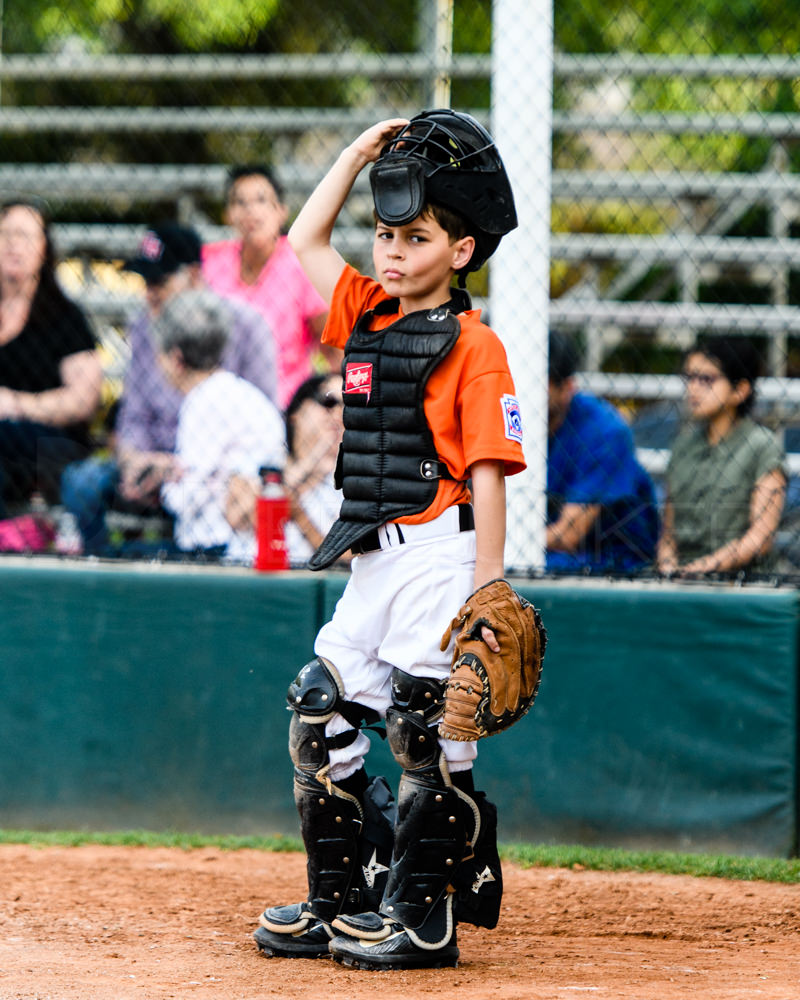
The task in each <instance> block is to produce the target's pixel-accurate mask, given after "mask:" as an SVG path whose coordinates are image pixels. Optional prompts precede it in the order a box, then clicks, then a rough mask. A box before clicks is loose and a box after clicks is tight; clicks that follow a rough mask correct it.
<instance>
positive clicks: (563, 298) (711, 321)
mask: <svg viewBox="0 0 800 1000" xmlns="http://www.w3.org/2000/svg"><path fill="white" fill-rule="evenodd" d="M434 73H436V74H445V75H446V76H447V77H449V78H450V79H452V80H458V79H477V80H481V79H488V78H489V76H490V73H491V57H490V56H483V55H458V56H454V57H451V58H449V59H447V60H446V61H445V62H443V63H442V62H441V61H440V62H439V63H437V64H436V65H435V66H434V65H432V62H431V59H430V58H429V57H428V56H426V55H425V54H424V53H409V54H406V55H391V56H389V55H359V54H347V55H342V54H333V55H303V56H278V55H274V56H264V57H261V56H258V57H255V56H226V57H216V56H179V57H166V56H164V57H161V56H153V57H149V56H148V57H144V56H119V57H109V56H92V55H88V54H84V53H80V54H78V55H72V56H63V57H49V56H47V57H44V56H42V57H40V56H14V55H7V56H4V58H3V60H2V61H0V83H2V82H3V81H25V80H28V81H29V80H39V79H47V80H51V81H52V80H64V81H70V82H74V81H86V80H95V81H98V80H99V81H102V80H114V81H116V82H119V81H120V80H123V81H127V80H130V81H131V82H134V81H137V80H142V79H146V80H147V81H148V82H149V83H153V81H161V82H163V83H164V84H166V85H168V84H169V83H170V82H171V81H175V80H180V81H183V82H185V81H191V80H198V81H200V80H202V81H209V80H226V81H228V82H230V81H236V80H248V81H251V80H255V79H259V80H283V79H298V78H306V79H316V80H320V79H324V78H329V77H334V76H335V77H336V78H343V77H352V78H358V79H361V80H364V81H367V82H369V83H370V85H371V86H372V87H373V91H374V93H375V94H376V95H377V97H376V102H375V103H373V104H365V105H362V106H359V107H358V108H357V109H350V108H331V107H328V108H320V107H253V106H241V107H239V106H230V105H229V104H227V105H223V104H220V105H218V106H212V107H184V106H181V107H175V106H168V104H166V103H165V104H164V105H163V106H158V107H134V106H130V107H128V106H126V107H99V106H97V107H86V106H75V107H71V106H51V107H40V106H37V107H22V106H16V107H15V106H12V105H9V104H7V103H6V104H4V105H3V106H2V108H0V135H12V134H14V135H19V134H30V135H36V134H38V133H44V132H46V133H47V134H52V135H54V136H56V137H58V136H59V135H64V134H67V133H68V134H70V135H73V136H74V135H75V134H85V135H95V136H96V135H102V134H104V133H107V132H116V131H119V130H124V131H125V132H126V133H137V132H141V133H142V134H151V133H160V132H177V133H187V134H189V133H204V134H205V133H208V132H219V133H225V134H228V133H230V134H234V133H236V134H266V135H268V136H269V137H270V139H271V140H272V141H273V143H274V144H275V146H276V148H279V149H280V152H281V156H280V158H279V159H278V161H277V172H278V176H279V179H280V180H281V182H282V183H283V185H284V187H285V189H286V192H287V201H288V202H289V205H290V209H292V210H294V209H296V208H297V207H298V206H299V205H300V204H301V203H302V200H303V199H304V197H305V196H306V194H307V193H308V192H309V191H310V190H311V188H312V187H313V185H314V183H315V182H316V180H317V179H318V178H319V177H320V176H321V173H322V171H323V170H324V167H325V165H326V162H327V159H328V158H329V157H328V147H327V146H325V144H324V142H322V143H320V147H321V148H322V149H323V152H324V153H325V155H324V156H323V155H320V157H319V160H320V162H316V161H315V160H314V161H312V160H311V159H310V158H309V156H308V147H307V145H306V146H303V139H304V138H305V137H307V136H308V135H309V134H310V133H315V134H317V133H318V134H319V135H320V136H322V137H323V139H325V138H327V139H330V140H332V141H335V140H337V139H338V138H339V137H340V136H341V135H342V134H344V135H351V134H356V133H357V131H358V130H359V129H361V128H363V127H366V126H367V125H368V124H370V123H372V122H373V121H375V120H377V119H378V118H380V117H382V116H384V115H389V114H394V113H396V112H397V111H398V110H407V109H398V108H397V107H395V106H386V105H384V104H382V103H380V102H381V100H382V97H383V96H384V95H385V90H384V89H382V87H381V84H382V83H386V82H388V81H391V82H394V83H396V81H397V80H398V79H405V80H409V81H414V82H415V83H416V84H418V85H422V84H424V81H426V80H428V79H430V78H431V77H432V75H433V74H434ZM554 73H555V78H556V81H557V83H560V82H569V83H573V84H574V83H575V82H576V81H577V82H579V83H580V85H581V86H582V87H583V88H584V89H585V90H588V89H590V88H591V86H592V85H593V81H600V80H602V81H604V82H605V83H608V81H611V82H612V83H619V82H622V81H632V80H635V79H640V78H645V77H646V78H655V77H659V78H669V77H670V76H672V77H677V76H680V77H682V78H695V79H700V78H711V77H714V78H720V77H725V78H729V79H731V80H734V81H735V80H741V79H745V78H753V77H758V78H764V79H769V80H789V79H796V78H797V77H798V76H800V59H795V58H787V57H780V58H772V57H769V56H763V57H752V56H740V57H735V56H726V57H711V56H704V57H691V56H680V57H668V56H659V57H656V56H632V55H609V56H570V55H565V54H558V53H557V54H556V56H555V63H554ZM165 93H168V90H167V91H165ZM473 113H474V114H476V116H477V117H479V118H482V119H484V120H486V119H487V118H488V115H487V113H486V111H485V110H481V109H478V110H473ZM553 131H554V136H555V137H558V136H562V137H563V136H568V137H578V138H583V137H586V136H588V135H596V134H609V135H613V136H623V137H625V136H627V137H631V136H635V135H639V134H641V133H646V134H648V135H669V136H699V135H709V134H736V135H739V136H747V137H757V138H759V139H768V140H769V141H770V142H771V143H772V144H773V150H774V152H773V155H772V156H771V158H770V159H769V162H768V163H767V165H766V167H765V168H764V169H763V170H761V171H760V172H757V173H741V172H723V171H700V172H698V171H680V170H677V169H670V168H669V167H670V164H669V163H667V164H665V165H661V166H659V168H658V169H655V168H654V169H649V170H648V169H641V168H640V169H637V170H635V171H634V170H627V169H619V168H617V169H610V168H608V169H605V168H603V166H602V164H600V165H598V164H597V162H596V161H595V162H593V163H592V166H591V168H590V169H586V170H582V169H575V168H574V167H570V168H568V169H564V168H562V166H561V165H559V163H558V162H556V166H555V169H554V171H553V174H552V203H553V206H554V208H555V207H557V206H558V205H559V204H560V205H573V206H574V205H576V204H578V203H580V205H582V206H586V207H587V209H588V208H590V207H595V208H596V207H597V206H603V205H606V206H608V205H612V204H614V203H623V204H626V205H632V204H638V205H642V206H648V207H650V208H659V211H660V215H659V218H660V219H661V220H662V221H663V226H662V231H660V232H658V233H655V234H652V235H649V234H648V235H645V234H642V233H635V232H616V233H614V234H613V235H609V234H606V233H600V232H598V233H591V232H574V231H560V230H559V231H554V232H553V233H552V235H551V245H550V257H551V262H552V263H553V264H556V263H559V262H560V263H562V264H568V265H570V266H571V267H573V268H575V269H577V270H578V271H579V272H580V279H579V280H578V281H577V282H576V283H575V284H573V286H572V287H571V288H570V289H569V290H568V291H566V292H565V293H564V294H563V295H560V296H559V297H558V298H556V299H554V300H553V301H552V302H551V305H550V322H551V324H552V325H558V326H562V327H566V328H569V329H573V330H579V331H581V332H582V334H583V340H584V342H585V345H586V353H585V358H584V368H585V378H586V380H587V384H589V385H591V386H592V387H593V388H595V389H596V390H598V391H602V392H603V393H604V394H607V395H609V396H613V397H625V398H634V399H640V400H643V399H664V398H668V397H669V396H670V395H671V394H672V393H673V392H675V387H674V385H673V384H672V383H671V382H669V381H668V380H665V379H663V378H658V379H655V380H654V379H648V378H647V377H645V373H642V372H636V371H631V372H625V373H616V374H610V373H607V372H605V373H604V372H603V363H604V360H605V358H606V356H607V353H608V351H609V350H610V349H612V348H613V347H614V346H615V345H617V344H618V343H620V341H621V340H623V339H624V338H625V337H626V336H627V335H629V334H630V333H636V334H642V335H646V336H650V337H653V338H656V339H658V338H662V339H664V338H666V339H669V340H670V341H671V342H679V343H682V344H686V343H689V342H690V340H691V338H692V337H693V336H694V335H695V333H696V332H698V331H700V330H709V329H713V330H726V331H732V332H741V333H755V332H757V333H759V334H760V335H762V336H765V337H766V338H767V339H768V341H769V344H770V349H769V352H768V361H769V375H770V376H771V377H772V378H773V379H775V380H777V381H775V382H774V383H771V384H772V385H773V387H774V392H775V395H776V399H777V398H778V397H780V400H781V401H782V402H783V404H785V405H784V409H787V408H788V409H792V408H793V407H794V408H796V409H797V410H798V412H800V399H798V394H797V392H796V390H795V389H794V382H793V380H791V379H787V378H786V375H787V369H786V357H787V343H788V338H789V337H791V336H800V309H798V308H797V307H795V306H794V305H791V304H789V301H788V294H787V288H788V284H789V276H790V274H791V272H792V271H794V270H800V240H796V239H794V238H792V237H791V235H790V226H791V225H792V224H793V223H794V222H795V221H796V220H797V219H799V218H800V175H798V174H792V173H790V172H789V171H788V169H787V167H786V162H785V156H784V155H783V152H782V150H783V146H782V143H783V142H784V141H785V140H789V139H796V138H797V137H798V135H800V116H797V115H791V114H784V113H774V114H773V113H765V112H760V111H744V112H741V113H719V114H712V113H708V112H704V111H703V112H701V111H698V112H695V113H688V112H683V111H675V112H661V111H646V110H645V111H641V112H636V111H633V110H631V109H630V106H626V107H625V108H623V109H622V110H619V111H615V112H612V111H608V110H604V109H603V108H601V109H600V110H597V111H595V112H591V113H589V112H586V111H582V110H578V109H574V110H569V109H568V110H563V109H561V108H559V109H558V110H556V111H555V112H554V115H553ZM663 166H666V167H667V169H664V168H663ZM224 177H225V166H224V165H222V164H195V165H184V164H181V165H178V164H170V163H114V162H104V161H102V160H101V159H98V161H97V162H80V163H77V162H70V163H52V164H32V163H31V164H26V163H5V164H2V165H0V197H1V196H7V195H11V194H18V193H25V194H38V195H40V196H43V197H45V198H47V199H48V201H49V202H50V203H51V204H52V205H53V207H54V208H56V209H57V208H58V207H59V206H61V205H65V204H69V205H71V206H73V207H74V206H75V205H81V204H83V205H86V206H88V205H90V204H91V203H94V204H105V205H109V204H110V205H113V206H118V207H119V208H120V217H121V218H124V219H125V221H124V222H120V223H104V224H102V225H100V224H96V223H94V224H80V223H70V224H62V225H58V226H57V227H56V229H55V239H56V243H57V249H58V252H59V254H60V256H62V257H65V258H71V259H73V260H76V261H78V262H80V264H81V268H80V269H81V271H82V279H81V285H80V287H79V288H78V290H77V293H76V294H77V296H78V297H79V298H80V299H81V300H82V301H83V303H84V304H85V305H86V307H87V309H88V310H89V311H90V312H91V313H92V315H94V316H95V317H96V318H97V319H98V321H99V322H100V323H101V324H111V325H115V326H119V325H121V324H122V323H123V322H124V319H125V317H126V316H127V315H128V314H129V312H130V309H131V308H132V307H133V303H134V301H135V300H133V299H132V298H131V297H130V295H127V294H125V293H121V292H120V291H119V289H118V288H114V289H109V288H106V287H104V286H103V283H102V281H101V280H98V278H97V269H96V267H95V264H96V263H97V262H98V261H106V262H108V261H118V260H119V259H121V258H123V257H124V256H126V255H127V254H129V253H130V252H131V251H132V250H133V249H134V247H135V245H136V243H137V240H138V238H139V235H140V234H141V231H142V227H143V226H144V224H145V222H146V221H148V216H147V214H146V213H147V207H146V206H147V204H148V201H151V202H152V201H157V202H158V203H160V204H163V203H165V202H167V203H170V204H171V205H172V206H173V207H174V212H175V214H176V215H177V217H179V218H181V219H183V220H184V221H190V222H192V223H193V224H195V225H196V226H197V227H198V228H199V229H200V231H201V233H202V235H203V236H204V238H206V239H213V238H217V237H218V236H219V234H220V232H222V230H221V229H220V228H219V226H217V225H215V224H214V221H213V220H211V219H210V218H209V217H208V216H207V214H206V212H205V211H204V209H203V208H201V207H200V206H201V205H202V204H208V202H209V200H211V201H215V202H216V203H217V204H219V203H220V202H221V198H222V190H223V186H224ZM355 193H356V195H358V194H359V193H360V194H361V196H362V202H366V200H367V198H368V186H367V185H366V182H365V179H364V178H360V179H359V183H358V184H357V186H356V188H355ZM356 201H358V199H356ZM131 206H138V207H139V214H140V216H141V225H136V224H135V223H132V222H131ZM754 206H762V207H763V208H764V209H765V210H766V212H767V213H768V216H769V219H770V230H769V235H768V236H765V237H762V238H757V239H750V238H743V237H737V236H730V235H729V232H730V230H731V228H732V226H733V224H734V223H735V222H736V221H737V220H739V219H740V218H741V217H743V216H744V214H745V213H746V212H748V211H749V210H751V209H752V208H753V207H754ZM361 207H362V208H363V204H362V206H361ZM122 209H124V210H125V211H122ZM74 215H75V212H74V211H73V212H72V217H74ZM554 217H555V214H554ZM368 218H369V215H368V213H367V212H364V211H362V212H361V213H360V214H359V209H358V205H357V206H356V208H355V209H354V210H353V212H352V213H351V215H350V216H349V218H347V219H345V220H344V224H343V225H342V227H341V229H340V230H338V231H337V232H338V236H339V239H340V242H341V245H342V247H343V249H344V251H345V253H347V254H348V255H349V256H350V257H351V258H353V259H354V260H355V261H356V262H362V261H364V260H366V259H367V255H368V245H369V234H368V230H367V223H368ZM608 265H611V266H612V267H613V268H614V271H615V274H614V278H613V281H612V282H611V283H609V284H605V285H603V284H602V283H600V282H599V281H598V280H597V275H598V272H599V270H600V269H601V268H603V267H604V266H608ZM655 266H658V267H659V268H662V269H666V270H667V272H668V274H669V276H670V277H669V280H672V281H673V282H674V284H675V285H676V286H677V288H678V290H679V292H678V300H677V301H674V300H669V299H668V298H667V297H660V295H659V288H658V287H656V288H655V289H651V290H650V291H649V292H647V293H643V294H636V293H635V289H636V286H637V283H638V282H639V281H640V280H641V278H642V275H643V274H645V273H647V272H648V271H649V270H651V269H652V268H654V267H655ZM724 275H728V276H734V277H735V278H736V279H737V280H738V279H741V278H742V276H744V278H745V279H746V281H747V282H748V283H750V284H752V285H754V286H758V287H762V288H765V289H766V294H765V298H766V300H767V303H768V304H754V305H748V304H741V303H735V302H731V303H724V302H714V303H710V302H700V301H698V287H699V284H700V280H701V278H703V279H704V280H708V279H709V278H710V277H711V278H714V277H719V276H724Z"/></svg>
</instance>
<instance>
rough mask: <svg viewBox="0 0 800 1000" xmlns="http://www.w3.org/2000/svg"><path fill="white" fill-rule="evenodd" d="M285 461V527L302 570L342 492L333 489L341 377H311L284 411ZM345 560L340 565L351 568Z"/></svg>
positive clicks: (339, 432) (329, 522)
mask: <svg viewBox="0 0 800 1000" xmlns="http://www.w3.org/2000/svg"><path fill="white" fill-rule="evenodd" d="M285 419H286V446H287V448H288V452H289V457H288V458H287V461H286V468H285V469H284V483H285V486H286V490H287V492H288V494H289V503H290V507H291V513H292V520H291V521H290V522H289V523H288V524H287V525H286V544H287V545H288V547H289V562H290V564H291V565H292V566H303V565H305V563H306V562H307V561H308V559H309V558H310V557H311V555H312V554H313V553H314V551H315V550H316V549H317V548H318V547H319V546H320V545H321V544H322V540H323V539H324V537H325V535H326V534H327V532H328V529H329V528H330V526H331V525H332V524H333V522H334V521H335V520H336V518H337V517H338V516H339V508H340V507H341V505H342V493H341V490H337V489H336V487H335V486H334V484H333V472H334V469H335V468H336V456H337V455H338V452H339V442H340V441H341V440H342V433H343V431H344V424H343V423H342V377H341V375H335V374H325V375H313V376H312V377H311V378H309V379H307V380H306V381H305V382H303V383H302V385H300V387H299V388H298V389H297V391H296V392H295V394H294V395H293V397H292V399H291V402H290V403H289V405H288V407H287V408H286V414H285ZM349 561H350V559H349V557H346V558H344V559H342V560H340V562H347V563H349Z"/></svg>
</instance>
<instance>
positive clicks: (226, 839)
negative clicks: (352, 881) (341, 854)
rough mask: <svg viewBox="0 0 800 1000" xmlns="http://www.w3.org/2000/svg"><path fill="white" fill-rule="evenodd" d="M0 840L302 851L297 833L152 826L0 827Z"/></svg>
mask: <svg viewBox="0 0 800 1000" xmlns="http://www.w3.org/2000/svg"><path fill="white" fill-rule="evenodd" d="M0 844H30V845H31V846H32V847H81V846H83V845H84V844H101V845H103V846H105V847H179V848H181V849H182V850H186V851H189V850H193V849H195V848H198V847H218V848H220V850H223V851H239V850H243V849H245V848H253V849H254V850H257V851H302V850H303V844H302V842H301V841H300V840H298V839H297V838H296V837H284V836H273V837H234V836H230V835H225V836H217V837H214V836H208V835H206V834H199V833H174V832H170V831H167V832H166V833H164V832H154V831H151V830H120V831H114V832H111V833H97V832H94V831H76V830H52V831H46V832H45V831H40V830H0Z"/></svg>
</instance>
